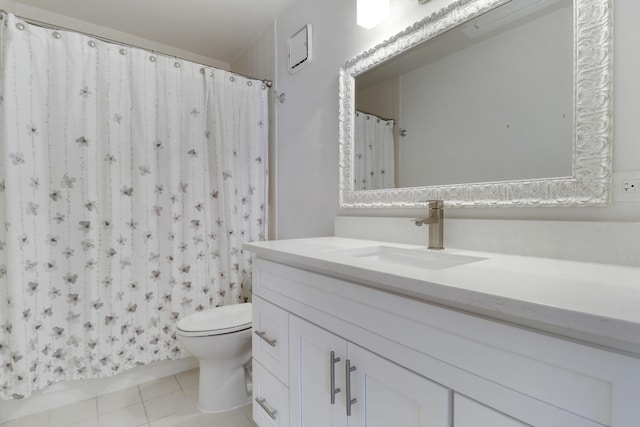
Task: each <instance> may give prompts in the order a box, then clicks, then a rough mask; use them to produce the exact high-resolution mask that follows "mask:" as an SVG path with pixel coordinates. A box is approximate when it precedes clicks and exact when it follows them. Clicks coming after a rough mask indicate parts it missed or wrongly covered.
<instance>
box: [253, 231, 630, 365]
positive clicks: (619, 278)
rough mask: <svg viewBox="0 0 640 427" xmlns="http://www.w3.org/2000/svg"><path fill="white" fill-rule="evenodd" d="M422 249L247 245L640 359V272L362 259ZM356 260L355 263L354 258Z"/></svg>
mask: <svg viewBox="0 0 640 427" xmlns="http://www.w3.org/2000/svg"><path fill="white" fill-rule="evenodd" d="M379 246H384V247H387V248H397V249H400V250H409V251H412V253H420V252H421V251H422V252H424V253H426V256H429V255H428V253H429V252H432V251H428V250H427V249H426V248H425V247H421V246H415V245H404V244H397V243H388V242H378V241H370V240H359V239H347V238H340V237H320V238H308V239H291V240H274V241H267V242H255V243H246V244H245V245H244V249H245V250H248V251H252V252H255V253H256V255H257V256H258V257H260V258H264V259H267V260H271V261H274V262H279V263H282V264H287V265H291V266H294V267H298V268H303V269H305V270H309V271H312V272H316V273H321V274H326V275H329V276H332V277H336V278H339V279H344V280H349V281H352V282H356V283H358V284H361V285H365V286H369V287H373V288H376V289H379V290H383V291H386V292H392V293H394V294H399V295H404V296H407V297H411V298H416V299H420V300H423V301H425V302H430V303H435V304H438V305H442V306H446V307H449V308H452V309H456V310H460V311H464V312H467V313H471V314H475V315H481V316H483V317H488V318H491V319H495V320H498V321H506V322H509V323H512V324H516V325H519V326H524V327H527V328H533V329H535V330H538V331H543V332H547V333H551V334H555V335H561V336H562V337H565V338H571V339H577V340H580V341H583V342H587V343H589V344H592V345H596V346H604V347H606V348H609V349H613V350H617V351H620V352H624V353H626V354H631V355H634V356H636V357H640V268H639V267H626V266H618V265H609V264H597V263H586V262H575V261H565V260H556V259H549V258H536V257H526V256H516V255H507V254H498V253H488V252H476V251H466V250H457V249H445V250H444V251H436V252H437V254H436V256H440V255H439V254H444V256H445V257H446V256H447V255H448V254H451V255H453V256H455V255H460V256H463V257H477V258H479V259H477V260H474V262H470V263H467V264H463V265H457V266H450V267H445V268H435V269H434V268H424V267H423V266H415V265H400V264H397V263H393V262H384V261H380V260H379V259H377V260H376V259H374V258H368V257H361V256H357V254H358V251H359V250H360V249H359V248H362V249H363V251H364V252H366V249H365V248H370V249H371V248H376V247H379ZM354 254H355V255H356V256H354Z"/></svg>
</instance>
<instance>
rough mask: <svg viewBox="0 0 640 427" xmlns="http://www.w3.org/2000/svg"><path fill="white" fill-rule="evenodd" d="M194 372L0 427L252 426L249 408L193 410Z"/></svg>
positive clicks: (35, 415) (195, 395)
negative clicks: (214, 411) (210, 412)
mask: <svg viewBox="0 0 640 427" xmlns="http://www.w3.org/2000/svg"><path fill="white" fill-rule="evenodd" d="M197 404H198V370H197V369H193V370H191V371H187V372H182V373H180V374H177V375H173V376H170V377H166V378H162V379H159V380H157V381H152V382H149V383H146V384H141V385H139V386H134V387H131V388H128V389H125V390H121V391H117V392H114V393H109V394H105V395H102V396H98V397H97V398H95V399H89V400H85V401H82V402H78V403H74V404H72V405H68V406H64V407H62V408H57V409H54V410H51V411H47V412H42V413H39V414H34V415H30V416H28V417H24V418H19V419H17V420H13V421H9V422H6V423H3V424H0V427H138V426H143V427H174V426H175V427H255V424H254V423H253V422H252V421H251V405H246V406H243V407H242V408H239V409H235V410H232V411H228V412H224V413H220V414H205V413H202V412H200V411H198V409H197Z"/></svg>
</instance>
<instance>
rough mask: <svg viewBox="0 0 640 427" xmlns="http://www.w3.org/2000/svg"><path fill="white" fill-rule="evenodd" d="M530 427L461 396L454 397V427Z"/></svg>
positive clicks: (456, 394)
mask: <svg viewBox="0 0 640 427" xmlns="http://www.w3.org/2000/svg"><path fill="white" fill-rule="evenodd" d="M528 425H529V424H524V423H521V422H520V421H518V420H516V419H515V418H511V417H509V416H508V415H505V414H503V413H501V412H498V411H495V410H493V409H491V408H489V407H488V406H485V405H483V404H481V403H478V402H476V401H474V400H471V399H469V398H468V397H465V396H462V395H461V394H458V393H455V395H454V398H453V426H454V427H526V426H528Z"/></svg>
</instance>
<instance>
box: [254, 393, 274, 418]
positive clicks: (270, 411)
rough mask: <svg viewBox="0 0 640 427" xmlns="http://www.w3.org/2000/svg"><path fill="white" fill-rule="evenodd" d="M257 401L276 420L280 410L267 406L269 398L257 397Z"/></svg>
mask: <svg viewBox="0 0 640 427" xmlns="http://www.w3.org/2000/svg"><path fill="white" fill-rule="evenodd" d="M256 402H257V403H258V405H260V407H261V408H262V409H264V412H266V413H267V415H269V416H270V417H271V419H272V420H274V421H275V419H276V415H277V414H278V411H277V410H275V409H271V408H269V407H268V406H267V399H260V398H259V397H256Z"/></svg>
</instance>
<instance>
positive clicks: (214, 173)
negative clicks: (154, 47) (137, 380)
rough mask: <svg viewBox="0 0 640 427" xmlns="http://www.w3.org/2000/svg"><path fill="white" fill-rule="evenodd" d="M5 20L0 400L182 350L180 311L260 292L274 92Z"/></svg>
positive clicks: (0, 104) (0, 89)
mask: <svg viewBox="0 0 640 427" xmlns="http://www.w3.org/2000/svg"><path fill="white" fill-rule="evenodd" d="M0 22H1V23H2V25H0V28H1V30H0V31H1V32H0V49H1V50H0V58H1V61H2V62H1V64H0V97H1V98H0V223H1V224H3V226H2V227H1V229H0V264H1V266H0V397H1V398H6V399H11V398H13V399H19V398H22V397H26V396H28V395H29V394H31V393H32V392H33V391H34V390H37V389H40V388H43V387H45V386H47V385H49V384H52V383H55V382H58V381H62V380H70V379H79V378H89V377H93V378H95V377H105V376H110V375H114V374H117V373H119V372H122V371H123V370H125V369H127V368H130V367H134V366H138V365H143V364H147V363H149V362H152V361H157V360H165V359H175V358H180V357H183V356H184V355H185V354H183V352H182V350H181V349H180V348H179V347H178V345H177V343H176V341H175V333H174V329H175V323H176V321H177V320H178V319H179V318H181V317H182V316H184V315H186V314H189V313H191V312H194V311H199V310H203V309H206V308H209V307H211V306H216V305H224V304H232V303H237V302H243V301H246V300H248V298H250V291H251V289H250V283H251V282H250V280H251V278H250V274H251V268H250V257H249V255H248V254H246V253H244V252H243V251H242V247H241V245H242V242H245V241H252V240H263V239H264V238H265V227H266V206H265V203H266V188H267V186H266V175H267V170H266V165H267V152H266V147H267V123H268V121H267V93H266V92H267V91H266V90H265V89H266V88H264V86H262V84H261V83H260V82H258V81H252V80H249V79H245V78H242V77H239V76H234V75H233V74H230V73H228V72H225V71H221V70H215V69H210V68H203V67H202V66H200V65H197V64H194V63H190V62H188V61H181V60H176V59H171V58H167V57H164V56H160V55H158V56H156V55H154V54H152V53H150V52H147V51H144V50H141V49H134V48H129V47H122V46H119V45H115V44H111V43H106V42H102V41H99V40H94V39H92V38H91V37H89V36H85V35H81V34H76V33H73V32H66V31H55V30H49V29H43V28H40V27H36V26H31V25H29V24H27V23H24V22H22V21H21V20H20V19H18V18H16V17H14V16H13V15H10V14H9V15H6V16H4V20H3V21H0Z"/></svg>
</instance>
